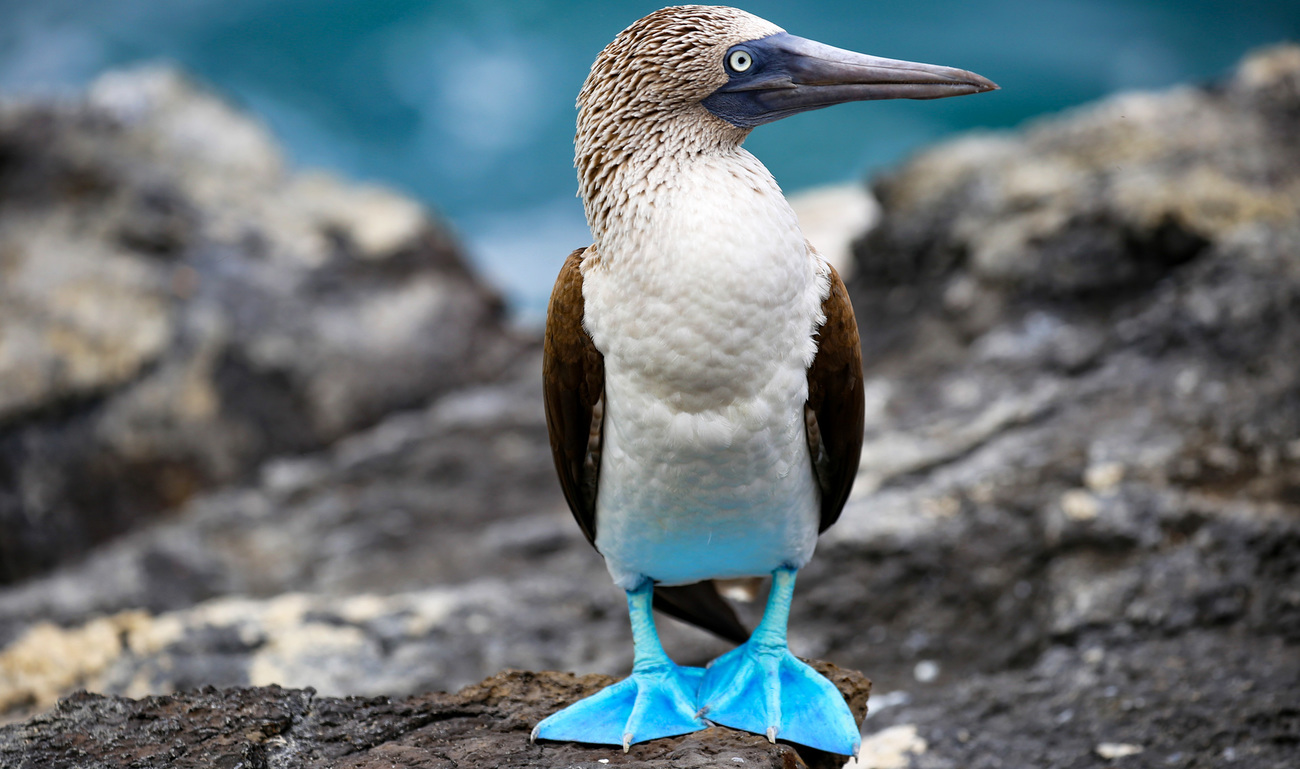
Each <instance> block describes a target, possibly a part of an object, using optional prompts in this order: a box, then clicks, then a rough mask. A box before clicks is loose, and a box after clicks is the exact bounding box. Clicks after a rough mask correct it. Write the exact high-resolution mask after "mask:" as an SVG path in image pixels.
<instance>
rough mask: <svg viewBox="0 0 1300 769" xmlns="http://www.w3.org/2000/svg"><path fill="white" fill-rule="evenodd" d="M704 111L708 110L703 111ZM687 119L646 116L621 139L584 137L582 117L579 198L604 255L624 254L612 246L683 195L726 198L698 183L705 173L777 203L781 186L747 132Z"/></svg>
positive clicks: (702, 119) (715, 121) (716, 122)
mask: <svg viewBox="0 0 1300 769" xmlns="http://www.w3.org/2000/svg"><path fill="white" fill-rule="evenodd" d="M700 111H701V112H702V113H704V110H703V108H700ZM689 117H690V118H692V119H681V117H680V116H677V117H676V118H675V119H671V120H669V119H662V120H655V119H654V117H653V116H646V117H645V118H643V119H642V120H640V121H636V122H637V123H638V124H639V125H638V126H637V127H636V128H635V129H628V128H621V129H620V130H619V131H618V134H617V135H611V134H609V133H599V132H595V131H586V132H584V130H583V128H584V126H583V123H582V120H581V118H580V120H579V131H578V138H577V140H576V141H575V150H576V151H575V158H574V165H575V167H576V168H577V170H578V195H579V197H580V198H582V202H583V207H584V208H585V210H586V214H587V224H588V225H589V226H590V228H591V234H592V239H593V242H594V243H595V245H596V250H597V252H598V253H601V254H602V257H605V256H612V255H613V254H614V252H615V251H617V250H619V249H618V248H616V247H614V246H615V242H614V241H620V240H625V239H626V237H627V236H629V235H632V234H635V233H636V232H638V231H644V230H645V229H647V228H649V227H652V226H654V224H655V222H656V221H657V220H659V219H660V218H661V217H662V216H664V215H669V214H670V213H671V212H670V211H668V210H666V209H665V207H666V206H667V205H668V204H669V203H670V202H672V203H675V204H681V203H682V202H683V196H682V194H681V193H682V192H683V191H684V190H689V189H691V188H693V187H694V188H699V193H700V194H703V193H705V192H711V194H710V197H712V198H714V199H715V200H716V199H717V198H719V197H723V196H726V195H727V190H726V189H717V188H714V189H712V190H711V191H710V190H707V189H705V186H704V185H702V184H701V183H700V179H701V177H704V176H707V177H710V178H713V179H714V180H715V181H717V180H721V181H722V182H723V184H724V186H729V185H730V184H732V183H734V184H738V185H741V186H744V187H745V188H747V189H751V190H753V189H762V190H763V191H764V192H767V193H769V194H771V195H775V196H776V197H778V198H780V196H781V193H780V188H779V187H777V185H776V182H775V180H773V179H772V176H771V174H770V173H769V172H768V170H767V169H766V168H765V167H764V166H763V164H762V163H760V162H759V161H758V159H757V158H755V157H754V156H753V155H751V154H749V152H747V151H746V150H744V149H743V148H742V147H741V146H740V145H741V142H743V141H744V138H745V136H746V135H747V134H748V133H749V131H748V130H747V129H739V128H736V127H734V126H731V125H730V124H727V123H725V122H723V121H721V120H718V119H716V118H714V117H713V116H712V115H708V114H707V113H705V114H702V115H699V116H689ZM687 197H688V198H689V195H688V196H687ZM701 202H703V201H701ZM783 202H784V201H783V200H782V203H783Z"/></svg>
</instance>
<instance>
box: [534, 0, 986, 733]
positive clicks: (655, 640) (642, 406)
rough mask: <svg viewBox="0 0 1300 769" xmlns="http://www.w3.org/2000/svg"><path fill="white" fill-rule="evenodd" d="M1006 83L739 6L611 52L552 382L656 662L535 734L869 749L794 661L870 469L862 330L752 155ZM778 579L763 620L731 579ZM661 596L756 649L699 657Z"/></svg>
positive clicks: (554, 417)
mask: <svg viewBox="0 0 1300 769" xmlns="http://www.w3.org/2000/svg"><path fill="white" fill-rule="evenodd" d="M997 87H998V86H996V85H995V84H994V83H992V82H991V81H989V80H987V79H986V78H983V77H981V76H979V75H976V74H974V73H971V72H967V71H965V70H960V69H954V68H950V67H940V66H935V65H929V64H920V63H915V62H907V61H900V60H894V59H885V58H880V57H876V56H869V55H866V54H859V53H855V52H852V51H847V50H843V49H839V48H834V47H832V46H829V45H825V44H822V43H819V42H816V41H813V40H808V39H805V38H800V37H796V36H794V35H790V34H788V33H787V32H785V30H783V29H782V28H780V27H778V26H776V25H775V24H773V23H771V22H768V21H766V20H764V19H761V18H759V17H757V16H754V15H752V14H749V13H747V12H745V11H742V10H739V9H735V8H729V7H721V6H697V5H691V6H679V7H672V8H664V9H662V10H658V11H655V12H653V13H651V14H649V15H647V16H645V17H644V18H642V19H640V20H638V21H636V22H634V23H633V24H632V25H631V26H629V27H628V28H627V29H625V30H623V31H622V32H621V33H619V34H618V35H617V36H616V37H615V39H614V40H613V42H611V43H610V44H609V45H608V46H606V47H605V48H604V50H602V51H601V52H600V54H599V55H598V56H597V57H596V60H595V62H594V63H593V65H592V67H591V71H590V74H589V75H588V77H587V79H586V81H585V83H584V84H583V86H582V89H581V91H580V93H579V96H578V100H577V107H578V118H577V131H576V135H575V138H574V165H575V168H576V170H577V176H578V194H579V197H580V198H581V199H582V203H583V207H584V210H585V213H586V217H587V222H588V225H589V226H590V229H591V236H592V242H591V244H590V245H588V246H586V247H585V248H579V249H577V250H576V251H574V252H573V253H571V254H570V255H569V256H568V258H567V259H566V260H565V261H564V263H563V266H562V267H561V269H560V273H559V276H558V278H557V280H556V283H555V286H554V288H553V290H552V293H551V298H550V302H549V305H548V309H547V320H546V329H545V341H544V348H543V367H542V368H543V371H542V375H543V390H544V401H545V410H546V421H547V428H548V432H549V435H550V444H551V450H552V456H553V459H554V462H555V466H556V470H557V473H558V475H559V479H560V486H561V488H562V490H563V492H564V496H565V499H566V501H567V503H568V506H569V509H570V510H571V512H572V513H573V516H574V518H575V519H576V520H577V523H578V526H579V527H580V528H581V529H582V532H583V533H584V534H585V535H586V538H587V540H588V541H589V542H590V543H591V544H592V545H594V546H595V548H596V550H597V551H598V552H599V553H600V555H601V556H603V558H604V560H605V564H606V566H607V568H608V570H609V573H610V576H611V578H612V579H613V581H614V583H615V584H616V585H617V586H618V587H620V588H622V589H623V590H624V591H625V592H626V597H627V604H628V612H629V618H630V622H631V626H632V639H633V665H632V672H631V675H629V676H628V677H627V678H625V679H623V680H622V681H619V682H617V683H615V684H612V685H610V686H609V687H607V688H605V689H603V690H601V691H599V692H597V693H596V694H594V695H592V696H590V697H588V698H586V699H583V700H580V701H578V702H576V703H574V704H572V705H569V706H568V707H566V708H564V709H562V710H560V711H559V712H557V713H554V714H552V715H550V716H548V717H547V718H545V719H544V720H542V721H541V722H540V723H538V724H537V725H536V727H535V728H534V729H533V732H532V739H534V740H537V739H545V740H562V741H576V742H586V743H597V744H609V745H621V746H622V747H623V749H624V751H627V750H628V749H629V747H630V746H631V745H632V744H633V743H638V742H643V741H647V740H653V739H658V738H660V737H667V736H674V735H680V734H686V733H689V732H694V731H697V730H700V729H704V728H707V727H708V726H710V725H711V724H721V725H724V726H728V727H732V728H736V729H741V730H745V731H749V732H753V733H756V734H760V735H765V736H766V737H767V739H768V740H770V741H772V742H775V741H776V739H778V738H780V739H783V740H787V741H790V742H794V743H797V744H801V745H807V746H810V747H813V748H817V749H820V750H825V751H829V752H832V753H838V754H840V755H856V754H857V751H858V748H859V745H860V739H861V738H860V736H859V725H858V723H857V722H856V720H855V718H854V717H853V715H852V713H851V712H850V711H849V708H848V706H847V704H846V703H845V701H844V698H843V696H842V695H841V694H840V693H839V692H838V691H837V690H836V688H835V687H834V686H833V685H832V684H831V683H830V682H829V681H828V680H827V679H826V678H825V677H823V676H821V675H820V674H819V673H817V672H816V671H814V670H813V669H812V668H811V667H810V666H808V665H807V664H806V663H804V662H802V661H801V660H799V659H798V658H796V657H795V656H794V655H793V654H791V652H790V649H789V645H788V641H787V624H788V620H789V613H790V605H791V600H792V596H793V591H794V584H795V577H796V574H797V572H798V570H799V569H800V568H801V567H803V566H804V565H805V564H807V563H808V561H809V560H810V559H811V557H812V555H813V550H814V547H815V545H816V542H817V538H818V536H819V534H820V533H821V532H823V531H825V530H826V529H827V528H828V527H829V526H831V525H832V524H834V523H835V522H836V520H837V519H838V518H839V517H840V513H841V511H842V510H843V508H844V505H845V502H846V500H847V499H848V496H849V492H850V490H851V488H852V486H853V480H854V477H855V475H856V473H857V469H858V462H859V458H860V454H861V449H862V440H863V412H864V407H865V406H864V397H863V392H864V390H863V388H864V382H863V369H862V358H861V346H860V343H859V337H858V328H857V323H856V321H855V319H854V315H853V308H852V306H851V304H850V301H849V296H848V292H847V290H846V289H845V285H844V283H843V281H842V280H841V279H840V276H839V275H838V274H837V272H836V270H835V269H834V268H833V267H832V266H831V265H830V264H829V263H828V262H827V261H826V260H825V259H824V258H822V256H821V255H819V254H818V253H817V251H816V250H815V249H814V248H813V247H812V246H811V245H810V244H809V243H808V242H807V241H806V240H805V238H804V236H803V234H802V232H801V231H800V228H799V223H798V221H797V219H796V218H795V215H794V213H793V212H792V211H791V209H790V206H789V204H788V203H787V202H786V200H785V198H784V196H783V195H782V193H781V189H780V187H779V186H778V185H777V183H776V181H775V180H774V179H773V177H772V175H771V174H770V173H769V172H768V170H767V169H766V168H765V167H764V166H763V164H762V163H761V162H759V161H758V159H757V158H755V157H754V156H753V155H752V154H750V153H749V152H748V151H747V150H745V149H743V148H742V146H741V145H742V143H743V142H744V140H745V137H746V136H747V135H748V134H749V133H750V131H751V130H753V129H754V128H756V127H757V126H760V125H763V124H765V123H769V122H772V121H774V120H779V119H781V118H784V117H787V116H789V115H793V114H796V113H800V112H804V111H807V110H814V109H820V108H822V107H828V106H831V105H834V104H839V103H843V102H850V101H862V100H872V99H896V98H906V99H935V98H942V97H947V96H959V95H964V94H974V93H980V92H984V91H990V90H994V89H996V88H997ZM768 576H770V577H771V588H770V590H769V595H768V599H767V604H766V608H765V610H764V613H763V616H762V619H761V620H760V622H759V623H758V626H757V627H756V628H755V629H754V631H753V632H752V633H750V632H749V631H748V630H747V629H746V628H745V626H744V625H743V624H742V623H741V622H740V621H739V620H738V619H737V617H736V615H735V613H734V611H733V610H732V609H731V607H730V606H729V605H728V604H727V602H726V601H725V600H724V599H723V598H722V597H721V596H720V594H719V592H718V587H717V582H716V581H717V580H723V579H733V578H752V577H768ZM652 608H658V609H661V610H663V611H666V612H667V613H669V614H672V615H674V616H677V617H679V618H681V619H685V620H686V621H688V622H691V623H694V624H696V625H698V626H700V627H702V628H704V629H706V630H710V631H712V632H714V633H716V634H718V635H720V636H722V637H723V638H726V639H729V640H731V641H733V642H735V643H737V644H738V645H737V647H736V648H735V649H733V650H731V651H729V652H727V653H726V654H724V655H723V656H721V657H719V658H718V659H717V660H714V661H713V662H712V663H711V664H710V665H709V666H708V667H707V668H697V667H689V666H679V665H677V664H676V663H674V662H673V661H672V659H671V658H670V657H669V656H668V654H667V653H666V651H665V650H664V648H663V645H662V643H661V642H660V640H659V637H658V634H657V631H656V628H655V624H654V614H653V612H652Z"/></svg>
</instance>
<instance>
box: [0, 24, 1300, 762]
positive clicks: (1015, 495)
mask: <svg viewBox="0 0 1300 769" xmlns="http://www.w3.org/2000/svg"><path fill="white" fill-rule="evenodd" d="M1296 135H1300V48H1296V47H1294V46H1292V47H1282V48H1278V49H1275V50H1272V51H1267V52H1262V53H1260V54H1257V55H1255V56H1253V57H1251V58H1249V59H1247V60H1246V61H1245V62H1243V64H1242V65H1241V67H1240V69H1239V70H1238V72H1237V73H1236V74H1235V75H1233V76H1232V78H1230V79H1229V80H1227V81H1225V82H1223V83H1221V84H1217V85H1215V86H1213V87H1208V88H1182V89H1175V90H1172V91H1169V92H1164V93H1157V94H1132V95H1126V96H1121V97H1116V98H1114V99H1110V100H1107V101H1105V102H1102V103H1099V104H1097V105H1093V106H1091V107H1088V108H1085V109H1081V110H1078V111H1076V112H1073V113H1070V114H1066V115H1063V116H1059V117H1057V118H1053V119H1051V120H1047V121H1043V122H1041V123H1038V124H1036V125H1032V126H1029V127H1028V128H1026V129H1025V130H1023V131H1021V132H1018V133H1016V134H1013V135H1009V136H1001V137H997V136H994V137H974V138H969V139H963V140H959V141H958V142H956V143H951V144H948V145H943V146H940V147H936V148H934V149H933V150H932V151H930V152H927V153H925V154H923V155H921V156H918V157H917V158H915V159H914V160H913V161H911V162H910V163H908V164H906V165H904V166H903V167H901V168H900V169H898V170H897V171H895V172H894V173H892V174H891V175H890V176H888V177H886V178H884V179H882V180H880V181H879V182H878V183H877V185H876V188H875V193H876V195H877V196H878V197H879V199H880V201H881V204H882V212H881V219H880V224H879V226H878V227H877V228H876V229H874V230H873V231H872V232H871V233H870V234H869V235H868V236H867V237H865V238H864V239H862V240H860V241H859V242H858V244H857V247H856V257H857V265H856V270H855V272H854V277H853V281H852V284H851V286H850V288H851V291H852V292H853V294H854V300H855V306H856V307H857V312H858V315H859V319H860V324H861V326H862V333H863V343H864V351H865V353H866V364H867V369H866V372H865V373H866V376H867V381H866V384H867V388H866V389H867V395H868V408H867V440H866V445H865V450H864V455H863V464H862V469H861V473H860V476H859V478H858V483H857V486H856V488H855V492H854V496H853V498H852V499H851V500H850V504H849V507H848V508H847V509H846V511H845V514H844V516H843V518H842V519H841V521H840V523H839V524H837V526H836V527H835V528H833V529H832V530H831V531H830V532H828V534H827V535H826V536H824V537H823V540H822V542H821V544H820V546H819V551H818V555H817V557H816V558H815V559H814V560H813V562H812V564H810V565H809V567H808V568H806V569H805V570H804V571H803V572H801V575H800V582H799V589H798V592H797V596H796V600H795V603H794V616H793V618H792V623H791V633H792V639H791V640H792V643H793V645H794V648H795V651H796V653H799V654H802V655H805V656H815V657H823V658H826V659H830V660H833V661H835V662H836V663H837V664H840V665H843V666H845V667H852V668H857V669H861V670H863V671H865V672H866V673H867V674H869V675H870V676H871V677H872V678H873V679H874V680H875V681H876V684H877V691H876V695H875V696H874V697H873V700H872V702H873V711H874V712H875V714H874V715H872V716H871V718H870V719H868V721H867V722H866V726H865V732H866V733H867V735H868V739H867V740H866V742H865V743H864V760H863V762H862V766H879V767H885V766H890V767H907V766H913V767H994V766H1063V767H1088V766H1099V767H1100V766H1111V765H1132V766H1162V767H1164V766H1170V767H1178V766H1189V767H1190V766H1209V765H1219V764H1233V765H1242V766H1251V767H1255V766H1262V767H1284V766H1286V767H1289V766H1293V765H1294V764H1295V761H1294V756H1295V752H1296V750H1297V745H1300V721H1297V709H1296V705H1295V697H1294V692H1295V691H1297V689H1298V688H1300V662H1298V660H1300V361H1298V360H1297V351H1300V269H1297V265H1300V262H1297V260H1296V254H1298V253H1300V157H1297V155H1298V154H1300V145H1297V144H1296V142H1295V139H1294V137H1295V136H1296ZM575 245H577V244H575ZM144 336H145V335H143V334H141V335H140V338H144ZM537 369H538V363H537V358H536V348H531V349H530V350H529V352H528V353H527V354H526V355H524V356H522V357H517V358H516V359H515V360H514V361H513V362H512V363H511V364H509V365H506V366H503V367H502V368H501V370H500V373H499V374H498V375H497V377H496V378H495V379H494V381H493V382H492V383H491V384H487V385H481V384H475V383H473V382H467V383H465V384H464V386H462V387H460V388H458V389H456V390H454V391H450V392H445V393H444V394H442V395H440V396H438V397H436V398H435V399H434V400H433V401H432V402H431V405H428V406H427V407H420V408H414V409H411V410H408V411H399V412H397V413H393V414H390V415H388V416H386V417H384V418H383V419H381V420H379V421H378V422H377V423H376V424H374V425H372V426H369V427H364V428H362V429H359V430H353V431H351V432H350V435H349V437H347V438H346V439H344V440H341V441H339V442H336V443H335V444H333V445H331V446H328V447H325V448H320V449H315V450H312V451H307V452H300V453H297V454H295V455H294V456H289V457H285V456H280V457H278V458H273V459H270V460H266V461H263V462H262V463H261V464H260V465H259V467H258V471H257V473H256V474H255V475H253V476H251V477H249V478H247V479H245V480H243V481H241V482H239V483H234V484H228V485H225V486H223V487H222V488H220V489H218V490H214V491H209V492H205V493H201V494H198V495H196V496H194V497H193V498H191V499H190V501H189V502H188V503H187V504H185V505H183V506H181V507H180V508H178V509H177V510H176V511H175V512H174V513H173V514H172V515H171V516H169V518H168V519H167V520H165V521H162V522H159V523H156V524H154V525H152V526H150V527H148V528H145V529H141V530H138V531H135V532H133V533H130V534H127V535H125V536H123V537H120V538H118V539H116V540H114V541H113V542H111V543H109V544H107V545H105V546H103V547H101V548H98V549H97V550H96V551H94V552H93V553H91V554H90V555H89V556H88V557H86V558H85V559H84V560H82V561H81V562H79V563H75V564H65V565H64V566H61V567H60V568H58V569H56V570H54V571H52V572H50V573H49V574H47V575H45V576H42V577H39V578H35V579H29V580H27V581H25V582H23V583H20V584H16V585H12V586H9V587H8V588H6V589H4V590H0V644H3V645H4V648H3V650H0V710H5V711H8V713H9V717H10V718H24V717H28V716H30V714H31V713H32V712H34V711H39V710H42V709H45V708H48V707H49V706H50V705H52V703H53V702H54V700H55V698H56V697H58V696H61V695H66V694H67V693H69V692H71V691H72V690H74V689H76V688H77V687H83V686H84V687H91V688H93V689H95V690H97V691H101V692H105V693H109V694H120V695H127V696H130V697H136V698H139V697H144V696H146V695H151V694H165V693H167V692H170V691H173V690H174V689H177V688H185V687H191V686H195V685H198V684H202V683H215V684H218V685H222V686H232V687H233V686H260V685H265V684H270V683H280V684H284V685H289V686H294V687H306V686H314V687H316V688H317V689H319V690H320V691H321V693H322V695H344V694H366V695H384V696H389V697H409V696H412V695H419V694H420V693H422V692H427V691H430V690H438V689H442V690H454V689H455V688H457V687H459V686H462V685H464V684H466V683H469V682H473V681H477V680H479V679H481V678H484V677H486V676H488V675H491V674H493V673H495V672H497V671H498V670H500V669H501V668H503V667H518V668H532V669H541V668H551V667H554V668H559V669H566V670H574V671H578V672H583V673H586V672H594V673H605V674H618V675H621V674H624V673H626V671H627V669H628V666H629V665H630V661H631V660H630V651H631V648H630V639H629V638H628V631H627V627H626V616H625V611H624V609H623V600H622V597H621V596H620V595H619V594H618V592H617V591H616V590H615V589H614V588H613V587H612V585H610V583H609V580H608V577H607V576H606V575H605V573H604V569H603V567H602V565H601V563H600V560H599V558H598V556H596V554H595V553H594V552H593V551H592V550H591V548H590V547H589V546H588V545H587V544H586V542H585V541H584V540H583V539H582V537H581V535H580V534H579V533H578V531H577V529H576V527H575V526H574V525H573V524H572V522H571V521H570V520H569V519H568V513H567V511H566V510H565V509H564V503H563V501H562V499H561V497H560V495H559V492H558V489H557V488H556V485H555V482H554V481H553V479H552V477H551V473H552V470H551V468H550V458H549V456H548V450H547V444H546V436H545V428H544V423H543V419H542V411H541V398H540V393H539V391H538V382H537ZM371 373H373V372H371ZM744 609H745V611H747V612H748V614H749V617H750V618H751V619H753V614H754V610H753V609H754V607H752V606H751V607H744ZM662 624H663V625H664V627H665V635H666V636H667V642H666V643H667V646H668V648H669V651H670V652H671V653H672V654H673V655H674V656H675V657H676V658H677V659H678V660H679V661H682V662H690V663H696V664H698V663H701V662H704V661H706V660H708V659H710V658H711V657H713V656H715V655H716V654H717V653H718V652H720V651H721V650H723V649H724V648H725V647H724V646H723V645H722V644H720V643H719V642H717V641H714V640H712V639H709V638H707V637H706V636H704V635H703V634H700V633H698V632H695V631H692V630H690V629H685V628H682V627H680V626H678V625H675V624H673V623H671V622H668V621H664V622H663V623H662ZM51 649H57V650H58V653H57V654H50V653H49V650H51ZM221 696H223V697H224V696H231V697H244V696H247V695H243V694H238V695H236V694H234V693H224V694H222V695H221ZM277 696H278V695H277ZM295 696H297V695H295ZM95 702H105V703H109V702H120V701H118V700H95ZM74 704H75V703H74ZM78 707H80V706H78ZM96 707H98V706H96ZM113 707H119V705H113ZM121 707H136V706H134V705H132V706H125V705H122V706H121ZM57 712H59V711H56V713H57ZM87 712H92V711H87ZM93 712H96V713H98V712H100V711H93ZM40 718H45V716H38V717H37V720H29V721H26V722H25V723H24V724H23V725H22V726H21V728H22V729H28V728H32V729H37V730H38V731H37V732H23V733H24V734H37V735H39V734H42V733H44V732H40V731H39V730H40V729H43V728H45V727H41V726H40V724H42V723H48V722H43V721H40V720H39V719H40ZM33 724H35V725H36V726H32V725H33ZM402 755H403V756H404V757H406V758H404V759H403V760H406V759H409V761H410V762H411V763H416V762H417V761H418V760H423V759H419V758H418V756H416V755H415V754H413V753H403V754H402ZM420 755H424V754H420ZM430 760H432V759H430ZM587 760H591V759H580V758H568V757H566V758H564V759H562V761H561V763H560V764H559V765H564V762H569V761H572V762H578V761H587ZM611 763H613V759H611ZM417 765H418V764H417Z"/></svg>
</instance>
